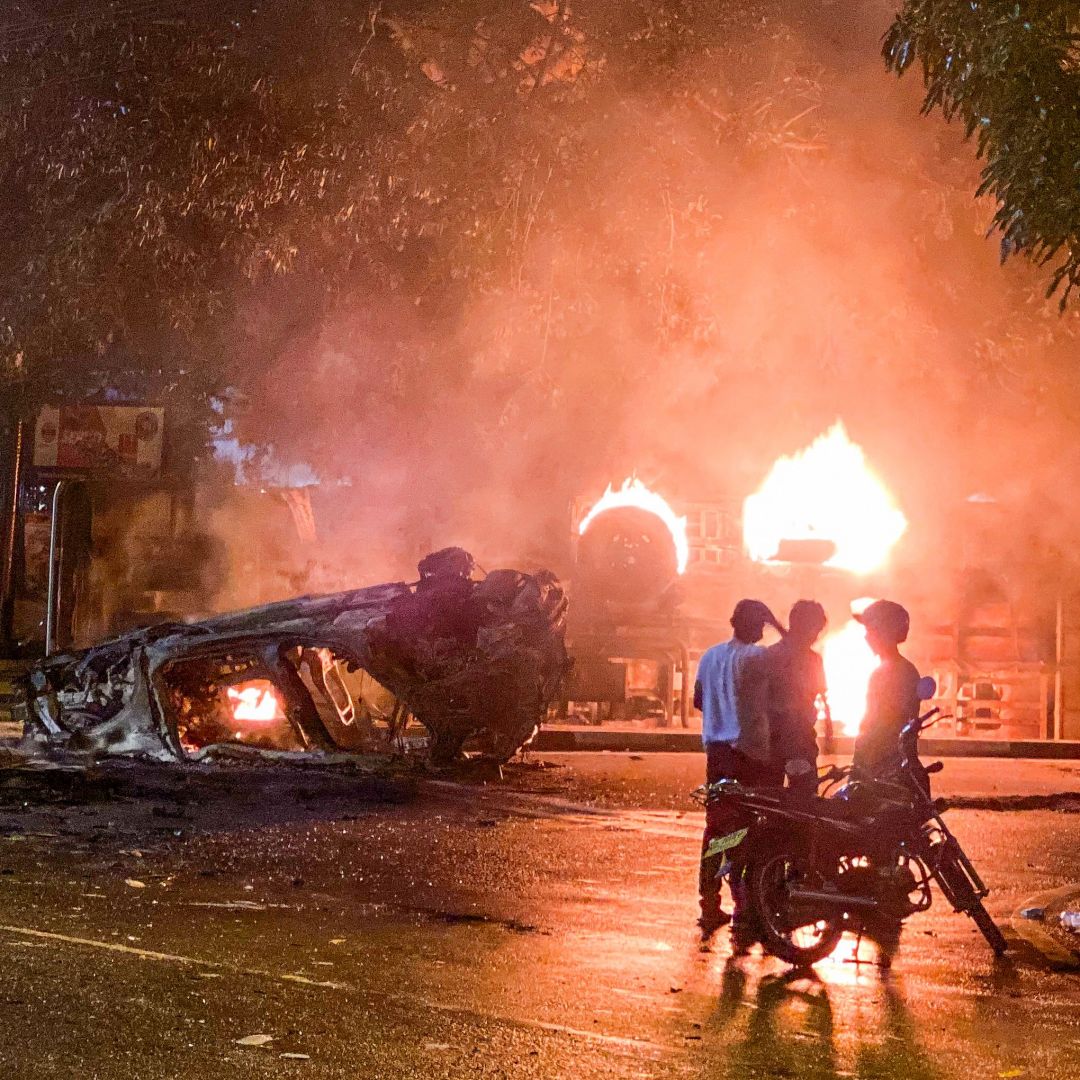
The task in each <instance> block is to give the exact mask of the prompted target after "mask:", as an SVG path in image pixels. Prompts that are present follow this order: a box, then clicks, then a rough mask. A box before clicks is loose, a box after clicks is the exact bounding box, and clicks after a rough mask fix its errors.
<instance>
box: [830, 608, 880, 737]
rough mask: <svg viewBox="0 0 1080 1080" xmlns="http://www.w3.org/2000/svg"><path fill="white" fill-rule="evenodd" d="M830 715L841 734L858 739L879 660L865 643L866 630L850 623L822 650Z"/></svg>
mask: <svg viewBox="0 0 1080 1080" xmlns="http://www.w3.org/2000/svg"><path fill="white" fill-rule="evenodd" d="M821 658H822V660H823V661H824V662H825V685H826V686H827V687H828V688H829V712H830V713H831V714H832V718H833V724H834V726H835V727H836V729H837V731H838V732H843V734H845V735H857V734H858V733H859V725H860V724H861V723H862V718H863V715H864V713H865V712H866V689H867V686H868V684H869V682H870V676H871V674H872V673H873V671H874V668H876V667H877V666H878V658H877V657H876V656H875V655H874V654H873V652H872V651H871V649H870V646H869V645H868V644H867V643H866V628H865V627H864V626H862V624H861V623H857V622H856V621H855V620H854V619H851V620H850V621H849V622H847V623H846V624H845V625H844V626H842V627H840V629H839V630H836V631H834V632H833V633H831V634H829V636H828V637H827V638H825V641H824V642H823V643H822V646H821Z"/></svg>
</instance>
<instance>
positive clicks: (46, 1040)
mask: <svg viewBox="0 0 1080 1080" xmlns="http://www.w3.org/2000/svg"><path fill="white" fill-rule="evenodd" d="M567 760H569V765H567ZM557 764H558V765H559V766H562V767H557V768H552V769H544V770H524V771H522V770H508V772H507V774H506V777H505V779H504V780H503V781H502V782H501V783H500V782H494V783H489V784H487V785H485V786H481V785H477V784H465V785H462V784H451V783H436V784H427V783H425V784H423V785H422V786H421V787H420V788H419V789H418V790H416V791H415V792H412V793H411V795H409V797H404V796H402V797H399V798H396V799H395V801H391V802H386V801H381V799H380V798H372V797H371V796H372V792H370V791H368V790H364V791H361V790H359V789H358V788H354V787H350V782H349V781H346V780H340V781H339V780H332V781H326V782H323V781H319V780H313V779H310V778H306V777H305V778H301V779H294V778H292V777H288V778H285V779H282V780H277V779H276V778H275V779H273V780H270V781H267V782H265V783H259V784H251V783H249V782H248V781H247V779H246V778H244V777H242V776H237V778H236V779H235V781H229V782H227V783H225V784H222V783H214V784H212V785H208V786H204V785H202V784H200V783H198V782H196V783H185V784H183V785H182V788H181V789H178V790H176V791H169V790H159V791H151V792H150V793H146V792H145V790H144V791H143V794H142V795H141V796H139V797H132V796H131V795H130V792H127V793H125V792H124V791H121V792H120V794H119V797H114V798H111V799H109V800H105V801H94V800H93V799H89V801H87V798H84V797H76V798H70V797H69V798H63V799H60V800H58V801H56V802H53V803H50V804H48V805H40V803H39V800H38V799H37V798H31V797H27V798H25V799H23V800H22V801H21V802H18V803H13V802H12V801H11V800H10V799H9V800H8V802H7V804H6V805H0V1077H5V1078H11V1080H22V1078H31V1077H33V1078H39V1077H65V1078H67V1077H86V1078H98V1077H100V1078H114V1077H115V1078H120V1077H124V1078H130V1077H136V1078H139V1080H144V1078H145V1080H150V1078H156V1077H199V1078H204V1077H205V1078H211V1077H214V1078H217V1077H234V1076H236V1077H262V1076H271V1075H272V1076H276V1077H278V1076H293V1075H295V1076H300V1077H313V1078H314V1077H349V1078H352V1077H357V1078H361V1077H363V1078H368V1077H425V1078H428V1077H430V1078H442V1077H466V1076H467V1077H503V1076H505V1077H567V1078H570V1077H572V1078H575V1080H585V1078H588V1077H666V1076H680V1077H702V1078H704V1077H709V1078H713V1077H820V1078H822V1080H825V1078H833V1077H865V1078H868V1080H869V1078H881V1080H885V1078H889V1080H892V1078H895V1080H931V1078H943V1080H944V1078H951V1077H956V1078H963V1080H974V1078H977V1077H988V1078H996V1077H1013V1076H1025V1077H1031V1078H1032V1080H1035V1078H1040V1080H1041V1078H1046V1080H1059V1078H1060V1080H1064V1078H1066V1077H1069V1078H1073V1077H1075V1076H1077V1075H1078V1074H1080V974H1069V973H1062V972H1054V971H1050V970H1048V969H1047V967H1046V965H1045V964H1044V963H1043V962H1042V960H1041V958H1040V957H1039V955H1038V954H1036V953H1033V952H1032V951H1031V950H1030V949H1029V948H1028V947H1026V946H1024V947H1022V948H1020V950H1019V952H1018V955H1017V957H1016V958H1015V959H1013V960H1011V961H1005V962H995V961H994V960H993V957H992V956H991V954H990V952H989V950H988V949H987V948H986V947H985V945H984V944H983V942H982V939H981V937H979V935H978V934H977V932H976V931H975V930H974V927H973V926H972V924H970V923H969V922H968V921H967V920H966V919H965V918H963V917H962V916H956V915H953V914H951V913H949V912H947V911H946V910H945V908H944V905H943V904H942V903H940V902H939V903H936V904H935V907H934V909H933V910H932V911H931V912H930V913H927V914H925V915H919V916H915V917H914V918H913V919H911V920H910V921H909V924H908V930H907V932H906V936H905V940H904V942H903V944H902V947H901V952H900V955H899V957H898V958H897V961H896V964H895V966H894V968H893V971H892V972H891V974H889V975H888V976H884V975H883V974H882V973H881V972H880V971H879V970H878V969H876V968H874V967H871V966H866V965H855V964H852V963H849V962H845V960H844V959H843V958H837V959H830V960H828V961H826V962H824V963H822V964H820V965H818V969H817V973H818V977H817V978H816V979H812V980H811V979H805V978H801V979H797V980H794V981H792V980H790V979H789V978H787V977H786V968H785V967H784V966H783V965H782V964H780V963H779V962H777V961H774V960H769V959H764V958H762V957H761V956H759V955H757V954H756V953H755V954H753V955H751V956H750V957H747V958H744V959H740V960H733V959H732V958H731V956H730V951H729V949H728V945H727V937H726V932H722V933H721V935H720V936H719V938H718V941H717V943H716V946H715V948H714V950H713V951H712V952H708V953H703V952H701V951H700V950H699V948H698V944H697V940H696V937H695V935H694V932H693V920H694V917H695V915H696V910H695V900H694V882H695V875H696V860H697V845H698V839H699V828H700V817H699V815H698V814H697V813H696V812H695V808H694V807H693V806H692V804H690V803H689V802H688V801H681V797H680V796H679V794H678V790H677V788H676V785H677V784H681V783H682V781H683V771H682V770H687V769H690V766H689V765H688V764H687V763H686V762H685V761H683V762H682V763H681V764H676V763H673V762H667V763H665V761H664V759H663V758H661V757H658V758H656V759H653V760H649V761H647V762H642V761H632V760H631V759H629V758H622V759H620V760H616V759H614V758H613V756H610V755H604V756H603V757H596V758H592V757H586V756H582V755H575V756H573V757H572V758H569V759H560V760H559V761H558V762H557ZM1039 775H1040V776H1041V775H1042V774H1041V773H1040V774H1039ZM1062 775H1063V777H1064V778H1065V781H1066V783H1071V784H1072V787H1073V788H1076V787H1080V785H1078V784H1076V783H1075V776H1073V777H1072V778H1071V779H1070V778H1069V774H1068V773H1063V774H1062ZM1014 776H1015V777H1016V782H1015V784H1014V785H1013V786H1014V787H1017V788H1020V787H1022V786H1023V782H1024V776H1023V770H1014ZM1040 782H1041V781H1037V780H1036V779H1035V778H1034V774H1032V775H1031V776H1029V777H1028V786H1037V784H1038V783H1040ZM963 783H964V784H966V783H968V781H966V780H965V781H964V782H963ZM960 786H961V787H963V784H961V785H960ZM969 786H970V789H971V790H975V788H977V787H978V777H977V776H976V777H975V779H974V780H972V782H971V785H969ZM1050 786H1055V785H1054V784H1053V783H1051V784H1050ZM1017 793H1019V792H1017ZM375 794H376V795H377V796H379V795H385V794H387V793H386V792H376V793H375ZM391 794H392V793H391ZM951 819H952V822H953V826H954V829H955V831H956V832H957V834H958V835H959V837H960V839H961V841H962V842H963V843H964V845H965V846H966V848H967V850H968V852H969V854H970V855H971V856H972V858H973V859H974V860H975V862H976V865H977V866H978V867H979V868H980V870H981V871H982V872H983V875H984V877H986V878H987V879H988V882H989V883H990V884H991V885H992V887H993V889H994V893H993V895H992V897H991V898H990V901H989V907H990V910H991V912H992V913H993V914H994V915H996V916H1001V917H1006V916H1008V915H1009V914H1011V912H1012V911H1013V910H1014V909H1015V908H1016V907H1017V905H1018V904H1019V903H1020V902H1021V901H1022V900H1023V899H1025V898H1026V897H1028V896H1030V895H1032V894H1034V893H1038V892H1041V891H1044V890H1050V889H1056V888H1059V887H1061V886H1063V885H1066V884H1068V883H1070V882H1080V843H1078V839H1080V814H1077V813H1067V812H1061V811H1051V810H1030V811H1024V812H1012V811H992V810H957V811H954V812H953V813H952V814H951ZM938 899H939V901H940V898H938ZM256 1035H259V1036H267V1037H269V1039H270V1041H267V1042H265V1043H264V1045H261V1046H253V1045H248V1046H245V1045H239V1044H238V1042H237V1040H239V1039H242V1038H245V1037H248V1036H256ZM289 1055H298V1056H289Z"/></svg>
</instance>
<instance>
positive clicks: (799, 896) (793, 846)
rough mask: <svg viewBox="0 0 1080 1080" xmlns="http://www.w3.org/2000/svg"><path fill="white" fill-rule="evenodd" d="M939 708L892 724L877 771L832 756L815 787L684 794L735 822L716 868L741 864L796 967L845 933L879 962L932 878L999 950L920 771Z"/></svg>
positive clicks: (885, 959) (761, 928) (771, 931)
mask: <svg viewBox="0 0 1080 1080" xmlns="http://www.w3.org/2000/svg"><path fill="white" fill-rule="evenodd" d="M936 690H937V687H936V684H935V683H934V680H933V679H931V678H928V677H927V678H924V679H922V680H920V683H919V700H920V701H928V700H929V699H930V698H932V697H933V696H934V694H935V693H936ZM939 712H940V710H938V709H932V710H931V711H929V712H927V713H925V714H923V715H921V716H916V717H914V718H913V719H912V720H911V721H910V722H909V723H908V724H907V725H906V726H905V727H904V729H903V731H902V732H901V734H900V737H899V745H898V751H899V753H898V763H897V765H896V767H895V769H893V770H891V771H889V772H888V773H887V774H886V775H884V776H878V777H874V778H867V777H861V776H859V775H858V773H857V772H853V770H852V768H851V767H850V766H849V767H847V768H838V767H836V766H832V767H829V768H828V769H826V770H824V771H823V772H822V773H821V774H820V775H819V778H818V787H819V793H818V794H800V793H798V792H796V791H793V790H791V789H782V788H749V787H746V786H745V785H742V784H740V783H738V782H737V781H733V780H721V781H719V782H718V783H715V784H711V785H706V786H705V787H704V788H700V789H698V792H696V793H695V795H696V796H697V798H698V801H699V802H701V803H702V804H704V805H709V804H711V803H712V802H713V801H714V800H724V801H725V808H726V809H735V810H737V811H738V815H739V817H740V818H741V819H742V821H743V824H744V825H746V829H740V830H738V831H737V832H735V833H733V834H732V835H731V836H728V837H724V838H720V839H718V840H717V841H714V843H715V844H716V845H717V847H718V849H721V850H724V851H725V864H726V866H727V868H732V867H733V866H734V865H736V864H737V866H738V871H737V872H738V873H740V874H742V875H743V881H744V884H745V887H746V888H745V892H746V895H747V898H748V904H749V907H750V912H751V918H752V921H753V922H754V923H756V930H757V934H758V936H759V938H760V941H761V943H762V945H763V946H764V948H765V949H766V951H767V952H770V953H772V954H773V955H775V956H778V957H779V958H780V959H782V960H785V961H786V962H788V963H790V964H792V965H794V966H796V967H808V966H810V965H812V964H815V963H817V962H818V961H819V960H821V959H823V958H824V957H826V956H828V955H829V954H830V953H831V952H832V951H833V949H834V948H835V947H836V945H837V944H838V942H839V941H840V938H841V936H842V935H843V934H844V933H845V932H851V933H854V934H856V935H858V936H859V937H860V938H861V937H863V936H866V937H869V938H871V939H872V940H875V941H876V942H877V944H878V948H879V956H880V959H879V962H880V963H882V964H883V966H888V964H890V963H891V960H892V955H893V953H894V952H895V949H896V947H897V945H898V944H899V937H900V927H901V924H902V922H903V920H904V919H906V918H907V917H908V916H909V915H911V914H913V913H915V912H916V911H926V910H927V909H928V908H929V907H930V905H931V902H932V895H931V883H932V882H933V883H936V884H937V886H938V888H939V889H940V890H941V892H942V894H943V895H944V896H945V899H946V900H948V902H949V903H950V904H951V905H952V907H953V909H954V910H955V911H957V912H963V913H964V914H965V915H968V916H970V917H971V919H972V920H973V921H974V922H975V925H976V926H977V927H978V928H979V930H980V931H981V933H982V935H983V937H984V938H986V941H987V943H988V944H989V946H990V948H991V949H993V951H994V953H995V954H996V955H998V956H1000V955H1002V954H1003V953H1004V952H1005V951H1006V949H1007V948H1008V943H1007V942H1006V940H1005V938H1004V937H1003V936H1002V933H1001V931H1000V930H999V929H998V927H997V925H996V924H995V923H994V921H993V919H991V917H990V915H989V913H988V912H987V910H986V908H985V907H984V906H983V900H984V899H985V898H986V896H987V895H988V894H989V890H988V889H987V887H986V886H985V885H984V884H983V882H982V879H981V878H980V877H979V875H978V873H977V872H976V870H975V867H974V866H973V865H972V863H971V860H970V859H969V858H968V857H967V855H966V854H965V853H964V850H963V848H961V846H960V844H959V842H958V841H957V839H956V837H955V836H953V834H952V833H951V832H950V831H949V828H948V826H947V825H946V824H945V821H944V819H943V817H942V815H943V814H944V813H945V812H946V810H947V809H948V804H947V803H946V801H945V800H944V799H941V798H934V797H933V795H932V793H931V790H930V776H931V775H932V774H934V773H937V772H940V771H941V769H942V768H943V765H942V763H941V762H940V761H939V762H934V763H933V764H930V765H923V764H922V762H921V761H920V759H919V736H920V734H921V733H922V731H923V730H924V729H925V728H926V727H927V726H928V725H929V724H930V722H931V721H933V720H934V718H935V717H937V716H938V715H939ZM841 785H842V786H841ZM744 845H745V846H744ZM739 848H742V850H738V849H739ZM736 851H737V854H736V855H735V857H734V859H731V858H730V857H731V856H732V853H733V852H736Z"/></svg>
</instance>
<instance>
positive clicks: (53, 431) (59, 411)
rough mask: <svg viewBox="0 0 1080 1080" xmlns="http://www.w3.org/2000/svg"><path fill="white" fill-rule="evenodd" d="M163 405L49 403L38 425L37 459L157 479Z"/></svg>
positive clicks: (53, 465)
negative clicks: (56, 404)
mask: <svg viewBox="0 0 1080 1080" xmlns="http://www.w3.org/2000/svg"><path fill="white" fill-rule="evenodd" d="M164 429H165V410H164V409H162V408H153V407H144V406H141V405H136V406H132V405H61V406H59V407H56V406H51V405H47V406H45V407H44V408H43V409H42V410H41V412H40V413H38V418H37V425H36V427H35V429H34V465H35V466H36V467H38V468H43V469H73V470H77V471H79V472H105V473H119V474H121V475H125V476H137V477H141V478H144V479H148V480H151V479H154V478H156V477H157V476H158V474H159V473H160V471H161V451H162V442H163V435H164Z"/></svg>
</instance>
